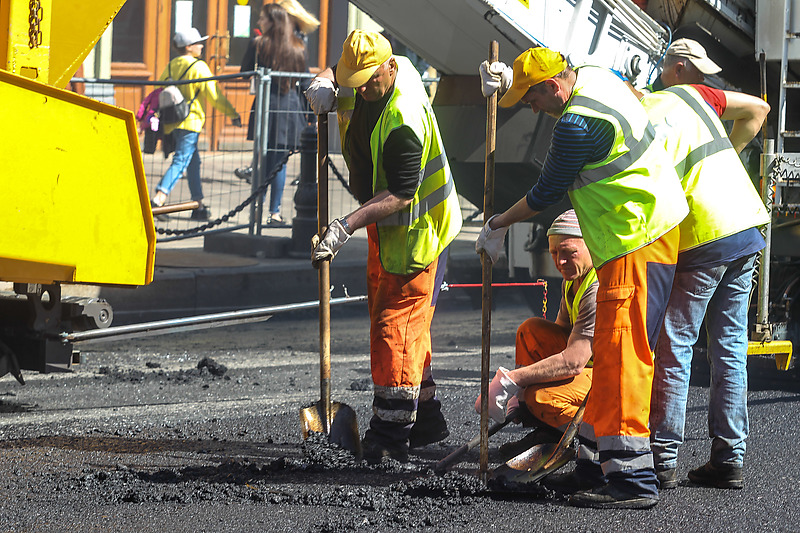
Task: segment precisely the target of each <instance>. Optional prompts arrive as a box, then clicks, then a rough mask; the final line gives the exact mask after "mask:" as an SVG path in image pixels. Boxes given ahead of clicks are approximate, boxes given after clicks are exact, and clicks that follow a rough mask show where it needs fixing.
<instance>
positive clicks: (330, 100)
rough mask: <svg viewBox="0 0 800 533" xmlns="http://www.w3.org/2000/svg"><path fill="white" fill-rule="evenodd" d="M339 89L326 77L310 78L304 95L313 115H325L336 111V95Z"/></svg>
mask: <svg viewBox="0 0 800 533" xmlns="http://www.w3.org/2000/svg"><path fill="white" fill-rule="evenodd" d="M338 93H339V90H338V89H337V88H336V87H335V86H334V85H333V82H332V81H331V80H329V79H328V78H320V77H316V78H314V79H313V80H311V84H309V86H308V89H306V92H305V95H306V100H308V105H310V106H311V110H312V111H314V114H315V115H327V114H328V113H330V112H331V111H336V96H337V94H338Z"/></svg>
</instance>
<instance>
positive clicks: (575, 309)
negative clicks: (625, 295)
mask: <svg viewBox="0 0 800 533" xmlns="http://www.w3.org/2000/svg"><path fill="white" fill-rule="evenodd" d="M593 283H597V271H596V270H595V269H594V268H592V269H591V270H589V272H587V273H586V275H585V276H583V281H581V284H580V285H578V290H577V291H575V297H574V298H573V299H572V301H570V299H569V290H570V288H571V287H572V280H567V281H565V282H564V302H566V304H567V312H568V313H569V323H570V324H572V325H573V326H574V325H575V321H576V320H578V313H579V312H580V309H581V300H583V295H584V294H586V291H587V289H588V288H589V287H591V286H592V284H593ZM593 361H594V354H592V356H591V357H590V358H589V362H587V363H586V366H587V367H589V368H591V367H592V364H593Z"/></svg>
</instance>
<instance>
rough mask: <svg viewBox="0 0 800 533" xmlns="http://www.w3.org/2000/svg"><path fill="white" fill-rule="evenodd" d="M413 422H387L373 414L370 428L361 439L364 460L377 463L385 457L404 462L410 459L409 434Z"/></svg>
mask: <svg viewBox="0 0 800 533" xmlns="http://www.w3.org/2000/svg"><path fill="white" fill-rule="evenodd" d="M410 432H411V424H405V423H403V422H387V421H386V420H382V419H380V418H378V416H377V415H373V416H372V419H371V420H370V422H369V429H368V430H367V431H366V433H365V434H364V438H363V439H361V447H362V448H363V457H364V460H365V461H367V462H368V463H370V464H377V463H380V462H382V461H383V460H384V459H387V458H389V459H394V460H396V461H400V462H401V463H404V462H406V461H408V435H409V433H410Z"/></svg>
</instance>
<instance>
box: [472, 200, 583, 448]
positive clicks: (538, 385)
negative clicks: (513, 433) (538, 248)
mask: <svg viewBox="0 0 800 533" xmlns="http://www.w3.org/2000/svg"><path fill="white" fill-rule="evenodd" d="M547 238H548V241H549V245H550V255H551V256H552V257H553V262H554V263H555V266H556V268H557V269H558V271H559V272H560V273H561V276H562V277H563V278H564V280H563V281H562V283H561V303H560V305H559V308H558V316H556V320H555V322H550V321H549V320H546V319H544V318H537V317H533V318H529V319H528V320H526V321H525V322H523V323H522V324H521V325H520V326H519V328H518V329H517V342H516V368H515V369H514V370H507V369H505V368H503V367H499V368H498V369H497V372H496V373H495V376H494V379H492V382H491V384H490V385H489V416H491V417H492V419H494V420H495V421H496V422H502V421H503V420H504V419H505V418H506V416H511V414H512V413H513V412H516V413H517V417H516V418H515V420H517V421H521V422H522V423H523V424H524V425H535V426H537V428H536V429H535V430H534V431H533V432H531V433H529V434H528V435H527V436H525V437H524V438H522V439H521V440H519V441H517V442H510V443H506V444H504V445H503V446H501V447H500V454H501V455H502V456H503V457H505V458H506V459H510V458H511V457H514V456H516V455H518V454H520V453H522V452H524V451H525V450H527V449H529V448H531V447H532V446H535V445H536V444H541V443H543V442H558V440H559V439H560V438H561V435H562V433H563V431H564V429H565V428H566V426H567V425H568V424H569V423H570V421H571V420H572V418H573V417H574V416H575V413H576V412H577V410H578V408H579V407H580V405H581V403H583V399H584V398H585V397H586V394H588V392H589V389H590V388H591V386H592V363H591V358H592V337H593V336H594V318H595V310H596V308H597V301H596V297H597V273H596V272H595V270H594V266H593V265H592V256H591V255H590V254H589V250H588V249H587V248H586V243H585V242H584V240H583V234H582V233H581V226H580V224H579V223H578V217H577V216H576V215H575V210H573V209H569V210H567V211H565V212H563V213H561V215H559V216H558V217H557V218H556V219H555V220H554V221H553V223H552V224H551V225H550V229H548V230H547ZM480 405H481V397H480V395H478V400H477V401H476V402H475V410H476V411H477V412H480Z"/></svg>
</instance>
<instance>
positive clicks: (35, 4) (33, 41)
mask: <svg viewBox="0 0 800 533" xmlns="http://www.w3.org/2000/svg"><path fill="white" fill-rule="evenodd" d="M30 10H31V11H30V15H28V25H29V27H28V48H30V49H31V50H33V49H34V48H38V47H40V46H41V45H42V30H41V28H40V27H39V24H40V23H41V22H42V19H43V18H44V9H43V8H42V4H41V2H40V1H39V0H31V1H30Z"/></svg>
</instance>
